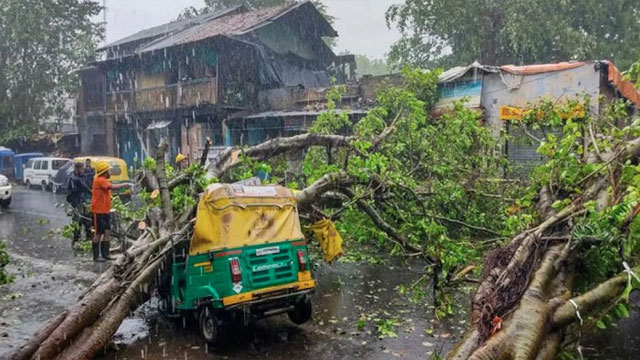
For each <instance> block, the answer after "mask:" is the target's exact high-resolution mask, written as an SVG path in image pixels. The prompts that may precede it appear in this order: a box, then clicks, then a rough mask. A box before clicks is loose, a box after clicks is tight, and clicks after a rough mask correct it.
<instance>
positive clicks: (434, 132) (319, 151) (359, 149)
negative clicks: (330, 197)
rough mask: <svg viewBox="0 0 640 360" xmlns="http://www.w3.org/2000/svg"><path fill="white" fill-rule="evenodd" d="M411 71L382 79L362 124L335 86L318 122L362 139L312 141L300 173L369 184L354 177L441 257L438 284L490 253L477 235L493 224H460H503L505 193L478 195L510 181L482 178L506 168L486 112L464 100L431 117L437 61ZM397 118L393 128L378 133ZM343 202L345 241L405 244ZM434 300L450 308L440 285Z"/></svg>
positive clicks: (363, 195) (401, 228) (405, 230)
mask: <svg viewBox="0 0 640 360" xmlns="http://www.w3.org/2000/svg"><path fill="white" fill-rule="evenodd" d="M403 74H404V82H403V84H402V85H401V86H389V87H384V88H382V89H380V90H379V91H378V94H377V101H376V107H374V108H373V109H371V110H370V111H369V112H368V114H367V115H366V116H364V118H362V119H361V120H359V121H358V122H356V123H355V124H351V122H350V121H349V119H348V117H346V116H342V114H338V113H336V112H335V111H334V109H335V107H334V106H335V103H337V102H338V101H339V99H340V98H339V92H340V90H341V89H340V88H339V87H336V88H334V90H333V91H331V92H329V94H328V103H329V106H328V108H329V110H328V111H327V112H326V114H324V115H323V116H321V117H319V119H318V121H317V122H316V123H315V124H314V126H313V127H312V130H311V131H314V132H318V133H323V134H336V133H350V132H351V133H353V134H355V140H354V141H353V143H352V146H353V148H354V149H352V150H350V151H347V150H345V149H326V148H319V147H317V148H312V149H309V150H308V151H307V153H306V155H305V158H304V161H303V163H302V175H303V176H304V178H305V179H306V180H305V183H306V185H309V184H311V183H313V182H314V181H315V180H317V179H318V178H320V177H322V176H323V175H325V174H327V173H334V172H338V171H344V172H346V173H348V174H349V175H350V176H351V177H352V178H354V179H357V180H358V182H359V183H360V184H361V185H356V186H351V187H350V189H351V191H353V192H354V193H355V197H356V198H359V199H361V200H362V201H364V202H366V203H367V204H368V205H370V206H371V207H373V208H374V209H376V211H378V212H379V214H380V216H381V217H382V219H383V220H384V221H385V222H387V223H388V224H389V225H390V226H391V227H393V228H394V229H396V230H397V231H398V233H400V234H403V236H404V237H406V245H410V246H413V247H415V248H420V249H422V251H423V253H424V255H426V256H428V257H429V258H432V259H435V261H436V264H435V265H434V266H433V267H432V268H430V269H429V270H430V271H431V272H435V273H436V276H435V278H437V284H436V287H437V288H438V289H444V288H445V285H446V284H447V283H448V280H449V279H450V277H451V276H452V274H453V273H455V272H456V270H459V269H460V268H461V267H462V266H464V265H468V263H469V262H473V261H474V259H478V257H479V256H480V255H481V254H482V249H481V247H478V246H477V245H476V242H475V241H476V240H477V239H478V238H481V237H483V236H486V234H479V233H477V232H476V231H471V230H470V229H469V228H468V227H464V226H460V222H462V223H467V224H470V225H476V226H486V227H489V228H492V229H495V230H496V231H501V230H502V227H503V226H504V222H505V220H506V215H502V214H504V212H503V211H502V208H503V204H504V202H503V201H500V200H499V199H495V198H487V197H485V196H482V195H480V194H482V193H489V194H496V193H499V192H500V191H506V190H505V189H499V188H498V186H497V185H496V184H495V183H491V182H487V181H480V179H483V178H494V177H499V176H500V175H501V171H502V168H503V166H504V160H503V159H502V158H500V157H499V156H495V155H494V154H495V153H496V152H495V151H494V150H495V149H496V146H497V144H496V140H495V139H494V138H493V137H492V136H491V134H490V132H489V131H488V130H487V129H485V128H484V127H483V126H482V125H481V122H480V121H479V116H480V114H479V113H477V112H475V111H472V110H469V109H466V108H465V107H464V106H463V104H456V105H455V107H453V108H452V109H451V110H450V111H448V112H446V113H445V114H444V115H442V116H441V117H439V118H437V119H434V118H431V116H430V111H431V110H432V109H433V106H434V104H435V103H436V102H437V100H438V94H437V89H436V84H437V78H438V74H439V72H438V71H433V72H427V71H422V70H410V69H405V70H404V72H403ZM390 126H393V127H394V128H395V131H394V132H392V133H391V134H390V135H388V136H387V137H386V138H385V139H384V141H380V139H379V137H380V136H381V135H382V134H383V132H384V131H385V129H386V128H388V127H390ZM374 146H375V147H376V148H375V151H372V150H374V149H373V147H374ZM381 187H384V188H385V189H384V190H381ZM380 192H382V193H384V195H383V196H380V195H379V193H380ZM374 194H376V195H374ZM346 201H347V200H346ZM344 205H346V208H345V209H341V210H339V211H341V213H340V217H339V220H338V221H337V227H338V229H339V231H340V232H341V234H343V236H344V237H345V240H346V241H355V242H358V243H366V244H374V245H376V246H378V247H380V248H383V249H385V250H387V251H388V252H389V253H391V254H395V255H400V254H403V253H404V250H403V246H401V245H400V244H399V243H398V242H397V241H396V240H395V239H393V238H392V237H390V236H389V235H388V234H387V233H385V232H384V231H382V230H381V229H380V228H379V227H378V226H376V225H375V224H374V223H373V222H372V220H371V218H370V217H369V216H366V215H365V214H364V213H363V212H362V210H361V209H360V208H359V207H358V205H357V204H355V203H347V204H344ZM348 260H352V257H350V258H348V259H347V261H348ZM360 260H365V261H366V259H365V258H362V259H360ZM435 300H436V301H437V302H438V305H439V306H440V307H438V310H437V312H438V314H440V315H444V314H447V313H451V311H452V309H451V306H450V301H449V298H448V296H447V295H446V294H444V293H441V294H438V295H437V298H436V299H435Z"/></svg>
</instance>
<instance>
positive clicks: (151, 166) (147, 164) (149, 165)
mask: <svg viewBox="0 0 640 360" xmlns="http://www.w3.org/2000/svg"><path fill="white" fill-rule="evenodd" d="M142 167H143V168H145V169H147V170H149V171H156V169H157V168H158V164H157V163H156V159H154V158H152V157H150V156H147V157H146V158H145V159H144V161H143V162H142Z"/></svg>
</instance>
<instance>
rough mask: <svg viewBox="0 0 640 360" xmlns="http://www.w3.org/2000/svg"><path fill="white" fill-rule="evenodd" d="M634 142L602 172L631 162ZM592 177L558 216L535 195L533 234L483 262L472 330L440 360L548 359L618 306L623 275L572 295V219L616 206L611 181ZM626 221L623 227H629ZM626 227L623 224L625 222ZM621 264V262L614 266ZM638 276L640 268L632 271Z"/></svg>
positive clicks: (546, 196) (547, 196)
mask: <svg viewBox="0 0 640 360" xmlns="http://www.w3.org/2000/svg"><path fill="white" fill-rule="evenodd" d="M639 149H640V139H634V140H632V141H629V142H628V143H627V144H626V146H625V147H622V149H620V150H618V151H616V152H613V151H612V152H611V154H602V158H603V159H605V161H604V162H603V166H604V167H602V168H600V170H602V169H604V168H605V167H609V166H613V165H612V163H613V161H614V160H618V161H619V163H624V162H625V161H626V160H627V159H632V158H637V156H638V150H639ZM615 173H617V171H616V170H615V169H613V170H612V169H609V171H608V172H607V173H606V174H604V175H601V176H600V175H596V173H595V172H594V173H593V174H591V175H590V176H589V177H588V180H589V181H585V182H584V184H583V185H584V189H585V190H584V192H583V193H582V195H581V196H580V197H579V198H576V199H575V200H574V201H573V202H572V203H571V204H569V205H568V206H566V207H565V208H564V209H562V210H561V211H559V212H556V211H554V210H553V209H551V204H552V203H553V202H554V201H555V200H557V199H554V198H553V196H552V194H551V192H550V190H549V188H548V187H546V186H545V187H543V188H542V189H541V190H540V194H539V201H538V203H537V204H536V205H537V206H536V209H537V211H538V214H539V216H540V218H541V222H540V224H539V225H538V226H535V227H533V228H531V229H528V230H526V231H524V232H523V233H521V234H519V235H517V236H515V237H514V238H513V239H512V240H511V242H510V243H509V245H507V246H506V247H504V248H502V249H499V250H497V251H495V252H494V253H493V254H492V255H490V256H489V257H488V259H487V261H486V262H485V276H484V279H483V281H482V282H481V284H480V285H479V287H478V289H477V292H476V294H475V296H474V298H473V301H472V319H471V320H472V321H471V324H472V325H471V328H470V329H468V331H467V332H466V334H465V336H464V337H463V339H462V340H461V341H460V342H459V343H458V344H457V345H456V347H455V348H454V349H453V350H452V351H451V352H449V354H448V356H447V359H450V360H453V359H456V360H463V359H477V360H512V359H513V360H536V359H537V360H543V359H549V360H551V359H553V358H554V357H555V356H556V354H557V351H558V348H559V346H560V344H561V342H562V339H563V336H564V331H565V328H566V327H567V326H568V325H570V324H571V323H573V322H575V321H578V320H579V317H578V316H577V315H578V312H579V313H580V314H581V316H582V317H583V318H584V317H586V316H587V315H588V314H590V313H591V312H593V311H596V310H599V309H601V308H603V307H604V306H605V305H610V304H611V303H612V302H615V301H617V300H619V298H620V295H621V293H622V291H623V290H624V289H625V287H626V285H627V281H628V279H629V274H628V273H626V272H623V273H621V274H620V275H618V276H616V277H614V278H612V279H610V280H608V281H605V282H604V283H602V284H599V285H598V286H596V287H594V288H593V289H592V290H590V291H588V292H587V293H585V294H582V295H579V296H577V297H575V298H573V299H572V298H571V296H572V294H573V278H574V268H573V260H574V259H573V258H574V257H575V254H574V253H573V252H574V249H573V247H572V243H571V230H572V226H571V223H572V219H573V218H574V217H575V216H577V215H580V214H583V213H584V211H585V210H584V208H583V205H584V204H585V203H586V202H588V201H591V200H594V201H596V203H597V207H598V208H599V209H602V208H604V207H605V206H608V205H611V204H610V202H611V201H615V200H614V199H612V197H611V187H610V185H615V184H612V183H611V182H612V181H616V182H617V180H615V179H614V178H613V177H612V176H611V174H615ZM629 221H630V220H629ZM627 225H628V222H627ZM621 262H622V260H621ZM638 270H640V266H638V267H636V268H635V269H633V271H638Z"/></svg>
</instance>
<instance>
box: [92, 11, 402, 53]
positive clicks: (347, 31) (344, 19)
mask: <svg viewBox="0 0 640 360" xmlns="http://www.w3.org/2000/svg"><path fill="white" fill-rule="evenodd" d="M98 1H102V0H98ZM106 2H107V42H113V41H115V40H118V39H120V38H123V37H125V36H127V35H131V34H133V33H135V32H137V31H140V30H142V29H145V28H148V27H152V26H156V25H160V24H163V23H166V22H168V21H171V20H173V19H175V18H176V16H177V15H178V13H179V12H180V11H181V10H182V9H183V8H185V7H188V6H195V7H201V6H203V4H204V2H203V0H106ZM323 2H324V3H325V4H327V6H328V7H329V13H330V14H331V15H333V16H335V17H337V19H336V22H335V24H334V27H335V28H336V30H337V31H338V33H339V35H340V37H339V42H338V45H337V49H336V52H337V53H340V52H342V51H343V50H347V51H349V52H350V53H352V54H365V55H368V56H369V57H374V58H382V57H384V55H385V53H386V52H387V51H388V49H389V47H390V46H391V44H392V43H393V42H394V41H395V40H397V39H398V38H399V37H400V35H399V33H398V32H397V31H396V30H395V29H394V30H389V29H388V28H387V25H386V23H385V20H384V13H385V11H386V10H387V8H389V6H390V5H392V4H395V3H399V2H402V0H323ZM98 21H102V16H100V19H99V20H98Z"/></svg>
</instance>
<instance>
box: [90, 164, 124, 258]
mask: <svg viewBox="0 0 640 360" xmlns="http://www.w3.org/2000/svg"><path fill="white" fill-rule="evenodd" d="M110 168H111V166H109V164H108V163H107V162H105V161H100V162H98V163H97V164H96V168H95V170H96V175H97V177H96V179H95V180H94V181H93V188H92V189H91V194H92V196H91V212H92V213H93V229H94V231H95V233H94V235H93V241H92V242H91V250H92V251H93V261H98V262H102V261H105V260H113V258H112V257H111V256H109V241H110V240H111V239H110V231H111V214H110V212H111V190H118V189H121V188H124V187H131V184H112V183H111V182H109V177H110V174H109V169H110ZM101 255H102V256H101Z"/></svg>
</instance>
